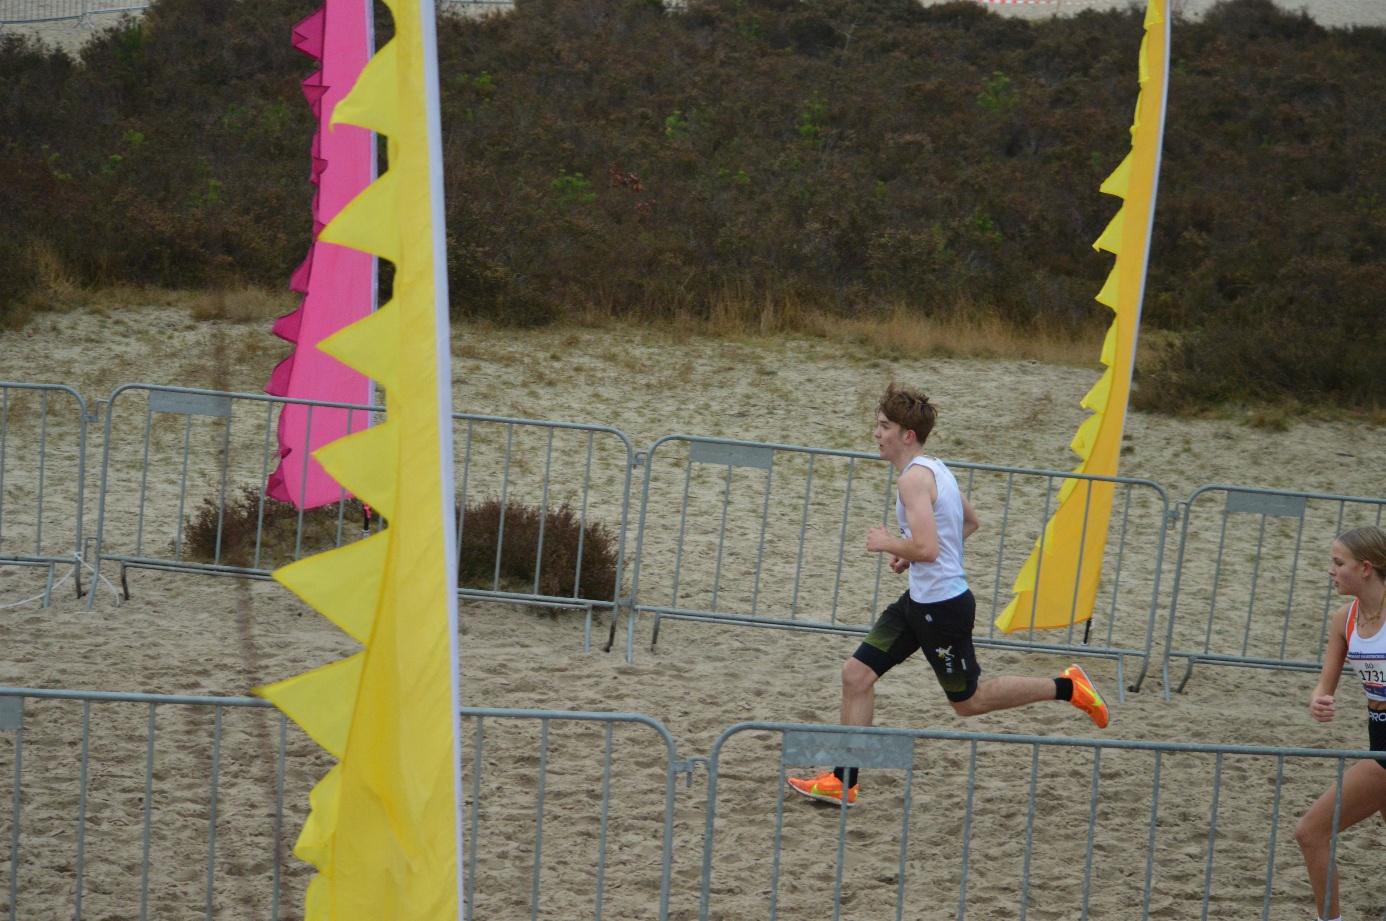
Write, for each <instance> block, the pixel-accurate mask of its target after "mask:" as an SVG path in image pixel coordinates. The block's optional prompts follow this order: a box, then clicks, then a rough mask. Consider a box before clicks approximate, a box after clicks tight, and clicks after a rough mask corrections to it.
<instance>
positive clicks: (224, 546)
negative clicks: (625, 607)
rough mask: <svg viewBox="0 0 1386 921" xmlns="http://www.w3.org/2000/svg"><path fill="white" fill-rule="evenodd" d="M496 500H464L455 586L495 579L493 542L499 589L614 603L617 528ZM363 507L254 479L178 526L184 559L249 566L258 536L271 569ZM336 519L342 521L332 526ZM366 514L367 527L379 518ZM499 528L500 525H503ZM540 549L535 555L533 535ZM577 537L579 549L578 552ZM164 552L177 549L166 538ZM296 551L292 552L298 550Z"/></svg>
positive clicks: (331, 540)
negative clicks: (263, 485) (280, 493)
mask: <svg viewBox="0 0 1386 921" xmlns="http://www.w3.org/2000/svg"><path fill="white" fill-rule="evenodd" d="M501 509H502V507H501V503H500V500H498V499H490V500H485V501H482V502H478V503H469V504H468V505H467V507H466V510H465V512H464V513H463V512H459V521H460V523H461V528H460V530H459V533H458V540H457V545H458V584H459V585H460V586H461V587H463V588H479V589H491V588H493V587H494V586H495V584H496V556H497V547H498V546H499V548H500V581H499V587H500V588H501V590H503V591H514V592H522V593H530V592H534V591H535V590H536V571H537V573H538V579H537V586H538V588H537V590H538V593H539V594H541V595H549V596H553V597H559V598H578V599H583V600H590V601H612V600H614V599H615V597H616V563H617V554H616V547H617V536H616V535H613V534H612V532H611V529H610V528H608V527H607V526H606V525H605V524H603V523H601V522H594V521H590V520H589V521H588V522H587V523H586V526H585V528H584V526H583V523H582V520H581V517H580V516H579V514H578V513H577V512H575V511H573V509H572V508H571V507H570V506H569V505H567V504H564V505H561V506H559V507H557V508H551V509H549V510H548V512H547V514H544V512H543V511H542V510H541V509H540V508H538V507H537V506H532V505H525V504H523V503H517V502H510V503H508V504H507V505H506V506H505V510H504V514H503V515H502V510H501ZM363 512H364V510H363V507H362V504H361V501H360V500H359V499H348V500H347V501H346V502H345V503H341V504H333V505H329V506H323V507H320V508H314V509H307V510H305V511H304V512H303V513H302V525H301V527H300V521H299V511H298V509H296V508H295V507H294V506H293V505H292V504H290V503H287V502H277V501H275V500H274V499H269V498H266V497H265V496H264V495H263V493H262V492H261V490H260V489H259V488H258V487H255V486H242V487H240V488H239V489H237V490H234V491H233V492H232V494H231V495H230V496H229V497H228V498H227V500H226V502H225V503H224V504H223V503H222V502H221V501H220V497H219V496H216V495H212V496H207V497H206V498H204V499H203V500H202V504H201V505H200V506H199V507H198V509H197V511H196V512H194V513H193V514H192V515H189V516H188V517H187V519H186V520H185V522H184V527H183V547H182V555H183V559H185V560H191V561H196V562H200V563H220V564H221V565H223V566H241V567H250V566H253V565H256V557H255V549H256V534H257V532H258V533H259V535H260V555H259V561H258V567H259V568H260V569H277V568H278V567H280V566H284V565H286V564H288V563H291V562H293V561H294V560H295V559H296V558H301V557H305V556H310V555H312V554H314V553H321V552H323V551H324V550H330V549H332V548H333V547H335V546H337V545H338V540H339V538H338V534H339V530H340V535H341V537H340V540H341V542H343V543H347V542H350V541H352V540H356V539H358V538H359V537H360V536H361V533H362V525H363ZM339 520H340V524H339ZM380 523H381V522H380V521H379V519H373V520H372V530H374V529H375V528H376V527H378V526H379V525H380ZM502 526H503V529H502ZM541 531H542V534H543V553H542V556H541V554H540V548H539V541H540V533H541ZM579 544H581V548H580V551H581V552H579ZM169 550H170V552H173V551H174V548H173V546H172V545H170V548H169ZM296 550H297V553H296V552H295V551H296Z"/></svg>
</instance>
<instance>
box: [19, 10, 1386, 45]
mask: <svg viewBox="0 0 1386 921" xmlns="http://www.w3.org/2000/svg"><path fill="white" fill-rule="evenodd" d="M922 2H924V3H925V4H926V5H928V4H931V3H934V2H940V0H922ZM978 2H982V3H985V4H986V5H987V6H988V7H989V8H991V9H994V10H996V11H997V12H998V13H1000V14H1002V15H1005V16H1016V17H1019V18H1023V19H1043V18H1047V17H1049V16H1055V15H1058V16H1071V15H1074V14H1076V13H1079V12H1082V11H1083V10H1107V9H1121V8H1123V7H1126V6H1128V5H1130V2H1131V0H978ZM1214 2H1215V0H1171V7H1172V9H1174V11H1175V13H1176V14H1178V15H1182V16H1186V17H1189V18H1197V17H1198V16H1201V15H1202V14H1203V13H1204V12H1205V11H1207V10H1208V9H1209V8H1210V7H1211V6H1213V5H1214ZM1276 3H1277V5H1278V6H1281V7H1283V8H1284V9H1287V10H1291V11H1299V10H1303V11H1305V12H1307V13H1308V14H1309V15H1310V16H1312V17H1313V18H1314V20H1315V21H1316V22H1319V23H1321V24H1322V25H1325V26H1330V27H1347V26H1382V25H1386V4H1383V3H1381V2H1380V0H1276ZM127 5H128V6H136V7H137V6H139V3H138V2H137V0H134V2H130V3H128V4H127V3H125V2H123V0H106V2H97V0H0V21H12V24H10V25H6V26H5V27H4V28H6V29H14V30H16V31H21V32H27V33H29V34H34V35H39V36H41V37H42V38H43V39H44V40H45V41H48V42H52V43H54V44H57V45H61V46H62V47H65V48H69V49H72V50H76V49H78V48H80V47H81V46H82V44H83V43H84V42H85V41H86V40H87V38H88V37H90V36H91V34H92V32H93V29H99V28H102V27H103V26H104V25H105V24H107V23H109V22H111V21H112V20H114V18H115V17H116V16H117V15H119V14H115V13H105V12H102V13H95V14H92V15H89V16H87V17H85V18H82V17H81V13H82V11H83V10H98V9H100V10H106V9H120V8H124V7H126V6H127ZM448 6H450V7H455V8H456V10H457V11H459V12H463V11H465V12H470V11H472V10H473V9H480V10H490V9H494V8H496V6H497V5H496V4H479V5H476V6H474V7H473V6H471V5H468V4H462V3H454V4H447V5H446V6H445V8H446V7H448ZM57 17H68V18H62V19H59V20H58V21H55V22H34V20H39V19H50V18H57ZM72 17H76V18H72Z"/></svg>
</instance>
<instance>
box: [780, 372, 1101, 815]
mask: <svg viewBox="0 0 1386 921" xmlns="http://www.w3.org/2000/svg"><path fill="white" fill-rule="evenodd" d="M936 417H937V416H936V412H935V410H934V407H933V406H932V405H931V404H930V403H929V398H928V397H927V396H925V395H924V394H922V393H920V392H918V391H916V390H911V389H909V388H906V387H901V386H898V385H896V384H893V383H892V384H891V385H890V386H889V387H888V388H886V392H885V395H884V396H882V397H881V401H880V404H879V405H878V406H877V410H876V448H877V450H878V451H879V452H880V454H881V457H883V458H885V459H886V460H888V461H890V463H891V464H892V465H894V467H895V469H896V470H897V471H899V481H898V486H897V489H898V493H897V496H896V499H895V518H896V520H897V521H898V522H899V525H900V533H901V535H902V536H901V537H892V536H891V535H890V533H889V532H888V531H887V530H886V527H885V525H876V526H875V527H873V528H872V529H871V530H870V532H868V533H867V535H866V550H867V552H868V553H888V554H890V568H891V571H893V572H896V573H903V572H905V571H906V570H908V571H909V589H908V590H907V591H906V592H905V593H904V594H903V595H901V596H900V599H899V600H898V601H896V602H895V603H894V604H892V605H890V606H889V607H887V608H886V609H885V610H884V611H882V612H881V616H880V617H879V618H877V620H876V623H875V625H874V626H873V627H872V628H871V631H870V632H869V633H868V634H867V635H866V638H865V639H864V640H863V641H862V644H861V645H860V646H859V647H857V651H856V652H855V653H853V654H852V657H851V658H850V659H848V660H847V662H846V663H845V664H844V665H843V666H842V725H844V726H870V725H871V719H872V713H873V710H874V706H875V698H876V691H875V685H876V680H877V679H878V678H880V677H881V676H882V675H884V674H885V673H886V672H888V671H890V669H892V668H894V667H895V666H896V665H899V664H900V663H901V662H903V661H905V660H906V659H908V658H909V657H910V656H912V655H913V654H914V653H915V652H916V651H917V650H923V652H924V658H925V659H927V660H928V662H929V664H930V665H932V666H933V669H934V674H935V675H936V676H937V677H938V683H939V684H940V685H941V686H942V687H943V693H944V694H945V695H947V697H948V702H949V703H950V704H952V706H953V710H954V711H955V712H957V714H958V715H959V716H977V715H979V714H982V713H991V712H993V711H996V710H1008V709H1010V708H1012V707H1023V706H1025V705H1027V704H1033V703H1038V702H1040V701H1042V700H1064V701H1068V702H1069V703H1071V704H1073V706H1075V707H1077V708H1078V709H1080V710H1082V711H1083V712H1084V713H1086V714H1087V715H1088V716H1090V717H1091V718H1092V721H1093V722H1094V723H1096V724H1097V727H1098V728H1099V729H1103V728H1106V726H1107V705H1106V704H1105V703H1103V702H1102V697H1101V695H1099V694H1098V693H1097V691H1096V689H1094V688H1093V686H1092V682H1091V681H1089V680H1088V676H1087V675H1086V674H1085V673H1084V671H1083V670H1082V669H1081V668H1079V667H1078V666H1077V665H1072V666H1070V667H1068V668H1066V669H1064V672H1063V675H1062V676H1061V677H1058V678H1024V677H1020V676H1016V675H1003V676H1001V677H999V678H993V679H992V680H990V681H986V682H982V683H980V684H979V683H978V680H977V679H978V676H979V675H980V674H981V671H982V670H981V667H980V666H979V665H978V664H977V657H976V654H975V650H974V648H973V645H972V625H973V622H974V621H975V620H976V615H977V603H976V599H974V598H973V597H972V592H971V590H970V589H969V588H968V587H967V575H966V573H965V572H964V571H963V565H962V563H963V541H964V540H965V539H966V538H967V537H969V536H970V535H971V534H972V533H973V532H974V531H976V530H977V528H978V527H980V525H981V522H980V521H978V519H977V513H976V512H975V511H973V509H972V504H971V503H969V502H968V501H967V498H966V497H965V496H963V495H962V493H961V492H960V491H959V489H958V481H957V480H956V479H954V477H953V474H952V472H951V471H949V469H948V468H947V467H946V466H944V464H943V462H942V461H940V460H939V459H938V458H936V457H932V456H930V455H928V454H925V453H924V442H925V440H926V439H927V438H928V437H929V433H930V432H931V431H933V428H934V422H935V419H936ZM788 782H789V786H790V789H792V790H794V791H795V792H796V793H800V794H802V795H804V796H807V797H809V798H810V799H819V800H825V801H827V802H832V803H840V802H842V789H843V786H844V783H845V785H846V787H847V805H848V806H853V805H855V804H856V800H857V793H858V789H857V769H856V768H854V767H848V768H842V767H839V768H836V769H834V770H832V771H824V772H823V773H821V774H819V775H818V776H817V777H812V778H808V779H799V778H797V777H791V778H789V779H788Z"/></svg>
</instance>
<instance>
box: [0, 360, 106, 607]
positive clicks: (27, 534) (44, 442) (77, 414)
mask: <svg viewBox="0 0 1386 921" xmlns="http://www.w3.org/2000/svg"><path fill="white" fill-rule="evenodd" d="M90 421H92V420H91V418H90V417H89V416H88V414H87V405H86V403H85V402H84V401H83V400H82V397H81V395H80V394H78V393H77V391H75V390H73V389H72V388H71V387H63V386H59V385H55V384H20V383H9V382H0V567H7V566H17V567H22V568H29V569H38V570H40V571H41V572H42V573H43V575H44V581H43V583H42V588H41V589H40V590H39V591H38V592H37V593H36V594H34V595H33V596H32V597H26V598H24V599H23V600H14V598H13V597H11V596H22V595H28V594H29V593H30V592H31V591H33V589H35V588H37V585H36V584H34V583H31V582H29V581H27V580H24V579H22V578H17V579H16V580H15V582H14V583H11V584H10V585H7V586H6V590H5V592H4V594H3V595H0V609H3V608H5V607H13V606H15V605H18V604H23V603H25V602H26V601H35V600H39V599H40V598H41V599H42V601H43V604H44V606H45V607H47V606H48V603H49V601H50V600H51V598H52V594H53V587H54V585H55V577H56V570H57V568H58V567H59V566H63V567H68V566H70V567H71V568H72V578H73V582H74V583H75V587H76V591H77V594H78V595H79V596H80V595H81V592H82V507H83V488H84V485H85V484H84V479H85V471H86V451H87V423H88V422H90ZM74 436H75V437H74ZM74 442H75V444H74ZM45 531H47V533H46V534H45Z"/></svg>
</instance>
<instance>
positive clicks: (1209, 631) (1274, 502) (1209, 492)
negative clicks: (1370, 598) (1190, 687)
mask: <svg viewBox="0 0 1386 921" xmlns="http://www.w3.org/2000/svg"><path fill="white" fill-rule="evenodd" d="M1383 509H1386V499H1376V498H1368V497H1363V496H1338V495H1329V494H1323V493H1309V492H1296V491H1290V490H1273V489H1250V488H1246V487H1240V486H1204V487H1202V488H1200V489H1198V490H1195V491H1194V493H1193V495H1191V496H1190V497H1189V499H1188V500H1187V501H1186V502H1183V503H1181V505H1180V510H1179V514H1180V515H1181V517H1182V518H1183V528H1182V531H1181V533H1180V539H1179V555H1178V557H1177V559H1176V563H1175V568H1174V588H1173V591H1172V596H1171V598H1170V608H1169V621H1168V626H1167V635H1166V639H1165V656H1164V665H1163V673H1164V683H1165V688H1166V694H1168V692H1169V687H1170V680H1171V679H1170V660H1171V659H1175V658H1183V659H1186V660H1187V664H1186V667H1185V669H1184V675H1183V677H1182V678H1181V679H1180V680H1179V682H1178V687H1177V688H1176V690H1178V691H1182V690H1183V689H1184V686H1185V685H1186V684H1187V683H1188V681H1189V676H1190V675H1191V674H1192V673H1193V669H1194V666H1195V665H1196V664H1197V663H1199V662H1205V663H1208V664H1211V665H1233V666H1241V667H1246V668H1274V669H1285V670H1291V671H1318V670H1319V667H1320V663H1321V662H1322V660H1323V652H1324V648H1325V645H1326V643H1327V638H1328V625H1329V621H1330V620H1331V619H1332V616H1333V612H1334V611H1335V610H1337V608H1338V606H1339V605H1340V604H1341V603H1342V601H1343V599H1341V598H1339V597H1338V596H1337V595H1336V594H1335V593H1334V591H1333V586H1332V584H1331V583H1330V582H1329V580H1328V578H1327V572H1328V552H1329V546H1330V545H1331V544H1332V542H1333V540H1334V538H1336V537H1337V536H1338V535H1339V534H1341V533H1342V532H1343V531H1345V530H1347V529H1348V528H1352V527H1356V526H1358V525H1366V524H1374V525H1378V526H1379V525H1380V524H1381V521H1382V514H1383ZM1212 516H1216V518H1214V519H1213V521H1214V522H1215V527H1197V526H1191V524H1192V523H1193V522H1194V519H1195V518H1196V517H1197V518H1198V519H1199V520H1200V522H1201V521H1204V520H1206V519H1207V518H1208V517H1212ZM1214 535H1216V536H1214ZM1181 601H1182V602H1183V603H1184V610H1183V611H1182V612H1181V609H1180V602H1181ZM1200 611H1201V613H1200Z"/></svg>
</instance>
